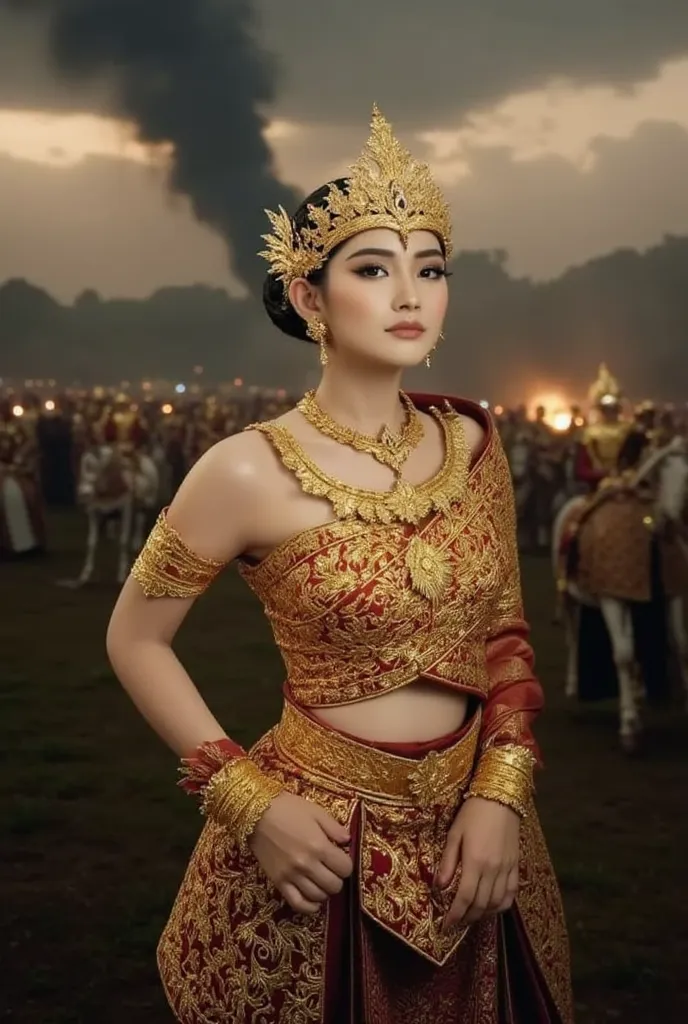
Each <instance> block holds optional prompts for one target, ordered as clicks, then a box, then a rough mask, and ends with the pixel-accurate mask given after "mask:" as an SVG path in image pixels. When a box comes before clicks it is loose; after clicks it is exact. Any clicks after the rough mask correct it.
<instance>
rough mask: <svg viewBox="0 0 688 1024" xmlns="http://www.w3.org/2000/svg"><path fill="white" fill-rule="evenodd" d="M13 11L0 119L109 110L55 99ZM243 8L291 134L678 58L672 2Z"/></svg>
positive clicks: (478, 102)
mask: <svg viewBox="0 0 688 1024" xmlns="http://www.w3.org/2000/svg"><path fill="white" fill-rule="evenodd" d="M234 4H235V0H217V5H218V6H219V7H222V6H224V7H226V8H227V9H230V8H232V7H233V6H234ZM22 5H24V4H23V0H22V3H19V2H18V0H0V106H15V105H24V106H26V107H34V108H35V107H39V108H46V109H55V108H58V109H70V108H76V109H84V110H88V109H97V110H107V109H110V105H109V96H110V88H109V83H108V81H107V77H106V76H102V77H101V78H100V79H99V80H98V81H97V83H96V84H94V85H89V86H88V88H83V89H82V90H80V91H76V90H74V89H70V88H68V87H67V86H66V85H65V84H64V83H58V84H57V85H56V82H55V77H54V75H53V74H52V73H51V72H50V70H49V69H48V67H47V58H46V51H45V43H44V35H45V25H44V23H42V22H41V21H40V20H38V21H34V20H33V18H32V17H26V16H22V15H20V13H19V8H20V7H21V6H22ZM24 6H25V5H24ZM254 6H255V8H256V9H257V11H258V13H259V15H260V19H261V24H260V28H259V30H258V36H259V39H260V41H261V42H264V43H265V44H266V45H267V47H268V48H269V49H270V50H272V51H273V52H274V54H275V55H276V57H277V58H278V61H279V64H280V66H281V69H282V73H281V82H280V86H279V89H278V95H277V100H276V102H275V104H274V109H275V110H276V111H277V112H278V114H279V115H280V116H284V117H286V118H290V119H296V120H315V121H322V120H326V121H330V122H334V123H339V124H344V123H349V124H360V122H361V118H363V117H365V116H367V113H368V110H369V108H370V105H371V103H372V101H373V100H376V101H377V102H378V103H380V104H381V106H382V107H383V108H384V109H385V110H386V112H387V113H388V115H389V116H390V117H392V118H394V119H395V121H397V122H398V123H405V124H407V125H425V126H428V125H430V126H431V127H436V126H442V125H444V124H445V123H446V121H447V119H448V118H449V119H451V118H455V117H457V116H458V115H460V114H462V113H465V112H466V111H469V110H476V109H480V108H483V107H485V106H486V105H487V106H489V105H492V104H494V103H497V102H499V101H500V100H501V99H503V98H504V97H506V96H508V95H510V94H512V93H514V92H522V91H525V90H529V89H537V88H541V87H542V86H543V85H545V84H547V83H548V82H550V81H552V80H557V79H558V80H562V79H566V80H570V81H572V82H574V83H576V84H578V85H591V84H597V85H600V84H603V85H611V86H613V87H615V88H622V89H623V88H629V87H632V86H633V85H634V84H636V83H638V82H640V81H644V80H648V79H651V78H653V77H654V76H655V75H656V74H657V73H658V70H659V68H660V66H661V65H662V64H663V63H665V62H666V61H668V60H672V59H677V58H680V57H683V56H686V55H688V4H685V3H682V2H680V0H634V3H632V4H630V3H628V0H604V2H600V0H578V2H577V3H576V4H573V3H566V4H563V3H552V2H551V0H511V2H509V3H505V2H504V0H480V2H479V3H476V2H475V0H435V3H434V4H432V5H430V6H428V5H424V4H400V3H399V0H375V3H372V4H364V3H355V4H351V3H348V4H344V3H338V2H334V0H332V2H330V3H326V4H320V5H318V6H317V7H313V5H312V4H306V3H303V2H300V3H285V2H284V0H255V4H254Z"/></svg>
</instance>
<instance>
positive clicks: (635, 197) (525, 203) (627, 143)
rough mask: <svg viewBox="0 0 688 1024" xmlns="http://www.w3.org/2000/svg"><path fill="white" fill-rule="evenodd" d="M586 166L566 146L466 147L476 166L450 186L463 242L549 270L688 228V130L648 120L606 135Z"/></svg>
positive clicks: (539, 274)
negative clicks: (560, 152) (532, 155)
mask: <svg viewBox="0 0 688 1024" xmlns="http://www.w3.org/2000/svg"><path fill="white" fill-rule="evenodd" d="M591 153H592V158H593V159H592V164H591V166H590V167H589V169H587V170H581V169H580V168H578V167H576V166H575V165H574V164H573V163H571V162H569V161H568V160H566V159H564V158H562V157H559V156H549V157H540V158H537V159H532V160H518V159H515V158H514V155H513V153H512V152H510V151H509V150H507V149H505V148H503V149H488V148H483V147H476V148H474V149H473V150H469V151H467V152H465V153H464V159H465V160H466V162H467V166H468V168H469V173H468V174H467V175H466V176H465V177H463V178H462V179H461V180H460V181H459V182H458V183H457V184H456V185H455V186H454V187H453V188H451V189H450V190H449V191H448V197H449V199H450V201H451V204H452V209H453V211H454V222H455V237H456V245H457V247H458V248H468V249H471V248H483V247H486V248H492V247H496V248H497V247H501V248H505V249H507V250H508V251H509V252H510V254H511V259H510V264H509V266H510V269H511V270H512V272H514V273H517V274H527V275H532V276H534V277H536V278H549V277H552V276H555V275H557V274H559V273H561V272H562V271H563V270H565V269H566V268H567V267H568V266H570V265H572V264H576V263H581V262H583V261H585V260H587V259H591V258H593V257H594V256H596V255H598V254H600V253H603V252H607V251H610V250H612V249H616V248H623V247H638V248H643V247H644V246H647V245H650V244H652V243H653V242H655V241H657V240H659V239H660V238H661V237H662V236H663V235H664V234H665V233H675V234H681V233H684V234H685V233H688V199H687V198H686V189H685V181H686V180H687V179H686V176H687V175H688V132H687V131H686V130H685V129H683V128H682V127H680V126H679V125H676V124H672V123H661V122H646V123H644V124H642V125H640V126H639V128H638V129H637V130H636V132H635V133H634V134H633V135H632V137H631V138H630V139H611V138H608V137H604V136H601V137H599V138H598V139H597V140H595V141H594V142H593V143H592V145H591Z"/></svg>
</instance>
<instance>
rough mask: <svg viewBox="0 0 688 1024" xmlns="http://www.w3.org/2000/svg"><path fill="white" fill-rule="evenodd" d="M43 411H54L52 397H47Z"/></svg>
mask: <svg viewBox="0 0 688 1024" xmlns="http://www.w3.org/2000/svg"><path fill="white" fill-rule="evenodd" d="M45 411H46V412H55V403H54V402H53V400H52V398H49V399H48V401H47V402H46V403H45Z"/></svg>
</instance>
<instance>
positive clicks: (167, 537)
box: [131, 509, 226, 598]
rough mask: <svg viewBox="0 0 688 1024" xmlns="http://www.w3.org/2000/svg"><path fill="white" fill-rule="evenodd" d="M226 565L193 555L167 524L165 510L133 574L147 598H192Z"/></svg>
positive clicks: (202, 590)
mask: <svg viewBox="0 0 688 1024" xmlns="http://www.w3.org/2000/svg"><path fill="white" fill-rule="evenodd" d="M225 565H226V563H225V562H217V561H214V560H213V559H212V558H202V557H201V556H200V555H197V554H196V553H195V552H193V551H192V550H191V548H189V547H188V546H187V545H186V544H185V543H184V541H183V540H182V538H181V537H180V536H179V534H178V533H177V531H176V530H175V529H174V528H173V527H172V526H170V524H169V523H168V522H167V509H163V511H162V512H161V513H160V515H159V516H158V519H157V522H156V524H155V526H154V527H153V529H152V530H151V532H150V534H149V536H148V540H147V541H146V543H145V544H144V546H143V548H142V550H141V552H140V554H139V556H138V558H137V559H136V561H135V562H134V565H133V566H132V569H131V575H132V576H133V577H134V579H135V580H136V581H137V583H138V584H139V585H140V586H141V589H142V590H143V592H144V594H145V595H146V597H182V598H189V597H198V596H199V594H202V593H203V592H204V591H205V590H207V589H208V587H209V586H210V584H211V583H212V582H213V580H214V579H215V578H216V576H218V575H219V574H220V573H221V572H222V570H223V569H224V568H225Z"/></svg>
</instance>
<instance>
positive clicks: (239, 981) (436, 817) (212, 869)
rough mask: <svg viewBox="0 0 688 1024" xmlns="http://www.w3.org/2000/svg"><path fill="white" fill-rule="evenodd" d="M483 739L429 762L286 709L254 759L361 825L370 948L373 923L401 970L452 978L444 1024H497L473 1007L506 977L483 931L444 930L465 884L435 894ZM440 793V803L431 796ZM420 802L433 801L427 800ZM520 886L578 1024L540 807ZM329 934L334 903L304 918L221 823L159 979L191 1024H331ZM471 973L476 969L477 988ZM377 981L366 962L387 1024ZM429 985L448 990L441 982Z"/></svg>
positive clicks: (206, 836) (550, 979) (523, 905)
mask: <svg viewBox="0 0 688 1024" xmlns="http://www.w3.org/2000/svg"><path fill="white" fill-rule="evenodd" d="M478 728H479V723H478V722H476V723H474V728H472V729H470V730H469V731H468V732H467V733H466V734H465V735H464V736H463V737H461V738H460V739H458V740H457V742H456V743H455V744H454V745H453V746H452V747H449V748H448V749H446V750H444V751H437V752H435V754H434V757H433V756H431V755H426V757H425V758H424V759H421V760H420V761H417V760H413V759H408V758H402V757H398V756H396V755H393V754H389V753H385V752H383V751H380V750H377V749H375V748H373V747H369V746H367V745H363V744H358V743H356V742H355V741H351V740H349V739H348V738H346V737H343V736H342V735H341V734H339V733H334V732H333V731H332V730H329V729H328V728H327V727H325V726H323V725H321V724H320V723H317V722H315V721H314V720H313V719H312V718H310V717H308V716H306V715H304V714H303V713H301V712H300V711H299V710H298V709H297V708H293V707H291V708H290V706H289V704H287V706H286V707H285V711H284V717H283V718H282V720H281V722H280V723H279V724H278V725H277V726H276V727H274V728H273V729H271V730H270V731H269V732H268V733H267V734H266V735H265V736H264V737H263V738H262V739H261V740H259V741H258V743H257V744H256V745H255V746H254V747H253V748H252V750H251V751H250V757H251V758H252V759H253V760H254V761H255V763H256V765H257V766H258V767H259V768H260V770H261V771H262V772H264V773H265V774H266V775H270V776H272V777H273V778H274V779H275V780H277V781H278V782H279V783H280V784H281V785H282V786H283V787H284V789H286V790H287V791H289V792H292V793H295V794H296V795H299V796H302V797H305V798H307V799H309V800H313V801H315V802H316V803H318V804H319V805H320V806H323V807H325V808H326V809H327V810H328V811H329V812H330V813H331V814H332V815H333V817H334V818H335V819H336V820H337V821H339V822H340V823H341V824H342V825H344V826H346V827H351V823H352V821H353V820H354V819H355V817H356V816H357V815H360V818H359V821H360V824H359V829H358V833H357V846H356V849H353V850H352V857H353V859H354V864H355V867H356V881H357V887H358V891H359V894H360V908H361V915H362V916H361V918H360V923H359V924H358V927H360V928H361V930H362V933H363V935H364V936H365V935H366V928H367V927H368V926H367V924H366V922H374V923H375V925H376V926H377V927H378V928H381V929H383V930H384V932H386V933H388V934H389V935H390V936H393V937H394V938H395V939H396V940H397V941H398V943H399V944H400V946H401V947H402V948H401V950H400V953H398V954H396V962H399V958H400V957H401V954H402V953H403V952H404V951H405V950H408V951H410V952H412V953H414V954H418V955H420V956H421V957H422V958H423V959H424V960H425V961H426V962H427V970H428V971H431V970H432V969H433V967H437V966H438V965H442V977H444V978H449V979H452V981H451V982H450V983H448V986H447V996H446V998H447V1000H448V1004H447V1005H448V1007H452V1008H454V1007H456V1006H457V1005H458V1006H459V1007H460V1008H461V1016H457V1015H454V1016H450V1015H445V1016H443V1017H442V1019H443V1020H447V1021H448V1020H449V1019H451V1020H460V1021H461V1022H462V1024H468V1021H469V1020H470V1021H475V1020H478V1019H479V1020H483V1019H485V1021H489V1022H490V1024H494V1018H492V1017H489V1016H485V1017H484V1018H483V1017H476V1016H474V1015H472V1016H471V1015H470V1014H469V1013H468V1010H469V1008H470V1006H472V999H470V998H467V992H468V991H470V990H471V989H472V988H473V984H472V978H473V975H474V974H476V973H477V977H478V978H484V980H485V986H484V987H487V986H489V989H488V990H489V991H490V992H492V993H493V992H494V970H493V971H492V972H490V970H489V967H490V963H492V968H493V969H494V967H495V963H494V961H490V959H489V954H488V953H487V950H486V951H485V955H483V954H481V952H480V949H479V948H476V945H475V942H476V940H477V937H478V936H480V935H483V930H482V927H481V926H476V927H471V928H463V929H457V930H455V931H453V932H449V933H447V934H443V933H442V932H441V931H440V924H441V922H442V920H443V919H444V916H445V914H446V912H447V910H448V909H449V907H450V905H451V902H452V900H453V898H454V896H455V893H456V887H457V886H458V874H457V876H456V877H455V878H454V879H453V881H452V883H451V884H450V886H449V888H448V889H447V890H445V891H443V892H441V891H438V890H436V888H435V887H434V886H433V884H432V883H433V876H434V873H435V871H436V869H437V866H438V864H439V862H440V859H441V856H442V852H443V850H444V845H445V843H446V838H447V834H448V831H449V828H450V825H451V822H452V821H453V819H454V816H455V814H456V811H457V808H458V807H459V806H460V802H461V799H462V794H464V793H465V790H466V788H467V786H468V784H469V779H470V772H471V770H472V765H473V761H474V758H475V756H476V744H477V731H478ZM349 772H350V773H351V774H347V773H349ZM421 779H423V780H425V781H424V783H423V784H422V785H421V783H420V780H421ZM376 780H379V782H380V785H379V786H376ZM436 780H438V781H439V785H440V789H441V792H442V799H441V801H439V800H437V799H436V798H435V795H434V792H433V790H434V785H435V782H436ZM416 790H417V791H418V792H421V791H425V792H426V794H427V796H425V797H421V798H420V799H419V798H418V796H417V794H416V792H414V791H416ZM520 874H521V893H520V895H519V897H518V900H517V904H518V909H519V911H520V915H521V919H522V921H523V924H524V927H525V929H526V931H527V934H528V937H529V940H530V943H531V945H532V949H533V952H534V955H535V957H536V959H537V962H538V965H539V967H540V970H541V971H542V974H543V977H544V978H545V980H546V983H547V986H548V988H549V991H550V992H551V995H552V998H553V999H554V1001H555V1003H556V1005H557V1008H558V1010H559V1013H560V1015H561V1020H562V1022H563V1024H572V1021H573V1011H572V1004H571V992H570V982H569V977H570V974H569V957H568V941H567V935H566V928H565V924H564V918H563V912H562V907H561V900H560V897H559V892H558V888H557V884H556V880H555V877H554V873H553V870H552V866H551V863H550V861H549V857H548V854H547V850H546V847H545V845H544V841H543V839H542V835H541V832H540V830H539V825H538V820H537V814H536V812H535V810H534V808H533V807H532V805H529V806H528V814H527V817H526V819H525V820H524V822H523V825H522V828H521V865H520ZM329 924H330V922H329V903H327V904H325V905H324V907H323V910H322V912H320V913H318V914H316V915H313V916H304V915H301V914H295V913H294V912H293V911H292V910H291V909H290V908H289V906H288V905H287V903H286V901H285V900H284V899H282V897H281V896H280V894H279V892H278V891H277V889H276V888H275V887H274V886H273V885H272V884H271V882H270V881H269V880H268V879H267V878H266V876H265V875H264V874H263V872H262V870H261V869H260V867H259V865H258V863H257V861H256V860H255V858H254V857H253V856H252V855H251V854H250V852H249V851H248V850H242V849H240V848H237V847H236V846H235V845H233V844H229V843H228V842H227V838H226V832H225V831H224V830H223V829H221V828H219V827H218V826H216V825H215V824H214V823H213V822H209V823H208V825H207V826H206V828H205V829H204V831H203V834H202V835H201V837H200V840H199V842H198V845H197V847H196V850H195V851H194V854H193V856H192V858H191V862H190V864H189V867H188V870H187V873H186V877H185V879H184V882H183V884H182V887H181V890H180V892H179V894H178V896H177V900H176V902H175V905H174V908H173V911H172V914H171V916H170V919H169V921H168V923H167V926H166V928H165V930H164V932H163V935H162V937H161V940H160V944H159V947H158V964H159V968H160V973H161V976H162V978H163V982H164V985H165V989H166V992H167V996H168V999H169V1001H170V1004H171V1005H172V1007H173V1008H174V1011H175V1014H176V1016H177V1019H178V1020H179V1021H181V1022H182V1024H197V1022H198V1021H200V1020H207V1021H215V1020H217V1021H221V1020H226V1021H256V1022H257V1021H258V1020H265V1021H269V1022H271V1024H272V1022H275V1024H276V1022H277V1021H278V1020H285V1021H291V1020H294V1021H299V1022H300V1024H322V1021H323V1020H324V1013H325V1006H324V1004H325V976H326V972H327V969H328V961H327V937H328V928H329ZM489 948H494V947H493V945H490V947H489ZM464 952H465V953H466V957H467V958H466V959H465V960H464ZM486 957H487V959H486ZM461 965H465V968H466V970H468V973H467V974H466V975H465V977H464V975H463V973H462V967H461ZM390 966H392V965H390ZM377 968H378V965H377V964H376V962H375V960H374V958H371V959H370V960H368V959H367V958H365V957H364V959H363V963H362V964H361V965H360V973H361V984H362V988H363V994H364V998H365V1005H366V1008H367V1010H368V1017H367V1019H371V1020H372V1019H378V1018H377V1017H375V1018H373V1017H372V1016H371V1008H373V1007H376V1006H381V1004H378V1003H377V1001H376V1000H377V998H378V996H379V998H380V999H384V995H383V993H381V992H378V990H377V985H376V983H377V980H378V979H377V975H376V973H375V972H376V970H377ZM430 977H435V978H436V979H437V981H439V976H437V975H430ZM473 980H475V979H473ZM452 985H453V987H454V990H453V991H452ZM400 986H402V987H403V982H402V979H401V978H399V979H395V989H396V990H398V989H399V987H400ZM467 986H469V988H468V989H467ZM476 996H477V993H476ZM410 1005H413V1006H415V1007H416V1008H417V1005H418V1004H417V1001H416V1003H413V1002H411V1003H410ZM486 1012H487V1011H486ZM464 1014H466V1015H465V1016H464ZM379 1019H381V1020H385V1021H386V1022H387V1021H389V1022H391V1021H392V1020H394V1021H396V1020H397V1019H399V1020H404V1021H408V1022H411V1021H412V1020H422V1019H423V1018H422V1017H413V1016H412V1015H411V1014H406V1013H404V1014H400V1015H399V1016H398V1017H397V1016H394V1014H393V1013H392V1011H391V1010H389V1011H388V1012H387V1013H386V1014H385V1013H383V1012H382V1009H381V1015H380V1018H379Z"/></svg>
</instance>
